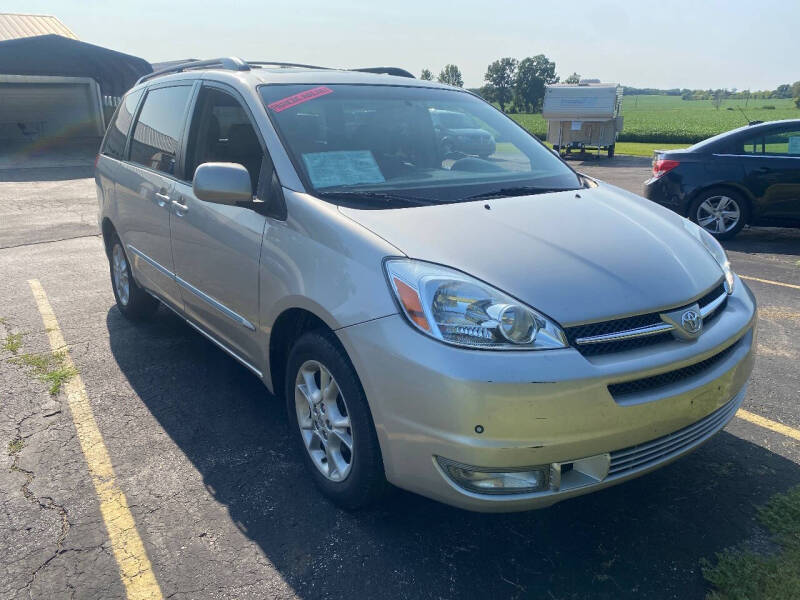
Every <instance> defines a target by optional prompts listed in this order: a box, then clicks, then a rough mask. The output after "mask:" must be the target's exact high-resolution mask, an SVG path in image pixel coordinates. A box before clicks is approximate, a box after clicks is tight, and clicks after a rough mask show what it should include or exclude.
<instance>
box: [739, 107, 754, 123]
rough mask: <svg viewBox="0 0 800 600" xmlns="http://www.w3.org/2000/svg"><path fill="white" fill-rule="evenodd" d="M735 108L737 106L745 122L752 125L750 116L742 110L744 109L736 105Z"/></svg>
mask: <svg viewBox="0 0 800 600" xmlns="http://www.w3.org/2000/svg"><path fill="white" fill-rule="evenodd" d="M736 108H738V109H739V112H741V113H742V114H743V115H744V120H745V121H747V124H748V125H753V122H752V121H751V120H750V117H748V116H747V113H746V112H744V109H743V108H742V107H741V106H737V107H736Z"/></svg>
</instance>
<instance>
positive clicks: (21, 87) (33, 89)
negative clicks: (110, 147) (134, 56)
mask: <svg viewBox="0 0 800 600" xmlns="http://www.w3.org/2000/svg"><path fill="white" fill-rule="evenodd" d="M103 131H104V123H103V117H102V108H101V104H100V93H99V88H98V85H97V83H96V82H95V81H94V80H93V79H87V78H80V77H40V76H24V75H23V76H13V75H0V140H3V141H5V142H15V141H16V142H26V141H27V142H31V141H36V140H41V139H48V140H67V139H69V140H72V139H75V140H78V139H86V138H98V137H100V136H102V135H103Z"/></svg>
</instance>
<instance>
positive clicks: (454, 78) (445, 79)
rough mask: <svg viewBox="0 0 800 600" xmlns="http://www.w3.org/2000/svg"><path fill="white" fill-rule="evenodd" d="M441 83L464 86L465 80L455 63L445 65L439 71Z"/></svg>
mask: <svg viewBox="0 0 800 600" xmlns="http://www.w3.org/2000/svg"><path fill="white" fill-rule="evenodd" d="M439 83H447V84H448V85H455V86H457V87H464V80H463V79H462V78H461V71H460V70H459V68H458V67H457V66H455V65H445V66H444V69H442V70H441V72H440V73H439Z"/></svg>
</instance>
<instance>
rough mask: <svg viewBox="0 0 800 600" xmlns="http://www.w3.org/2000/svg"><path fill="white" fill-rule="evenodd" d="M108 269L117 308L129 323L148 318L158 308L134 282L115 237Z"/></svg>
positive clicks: (125, 258) (125, 255) (128, 264)
mask: <svg viewBox="0 0 800 600" xmlns="http://www.w3.org/2000/svg"><path fill="white" fill-rule="evenodd" d="M109 267H110V270H111V288H112V289H113V290H114V298H115V299H116V301H117V308H119V311H120V312H121V313H122V314H123V316H124V317H126V318H127V319H130V320H131V321H139V320H142V319H146V318H147V317H150V316H151V315H152V314H153V313H154V312H155V311H156V309H157V308H158V304H159V302H158V300H156V299H155V298H153V297H152V296H151V295H150V294H148V293H147V292H145V291H144V290H143V289H142V288H140V287H139V286H138V285H137V283H136V281H134V279H133V274H132V273H131V265H130V262H129V261H128V255H127V254H126V253H125V249H124V248H123V247H122V242H121V241H120V239H119V236H117V235H114V237H113V238H112V240H111V253H110V255H109Z"/></svg>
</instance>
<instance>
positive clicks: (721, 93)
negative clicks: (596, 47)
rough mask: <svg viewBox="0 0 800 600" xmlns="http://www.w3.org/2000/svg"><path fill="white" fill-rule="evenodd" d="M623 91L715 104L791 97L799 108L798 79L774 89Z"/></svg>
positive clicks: (628, 88) (627, 93)
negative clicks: (707, 101)
mask: <svg viewBox="0 0 800 600" xmlns="http://www.w3.org/2000/svg"><path fill="white" fill-rule="evenodd" d="M623 93H624V94H625V95H629V96H634V95H635V96H639V95H648V96H680V97H681V98H682V99H684V100H688V101H692V100H711V101H712V102H713V103H714V105H715V106H717V107H718V106H719V104H720V103H721V102H722V100H728V99H731V100H744V101H745V103H747V102H748V101H749V100H772V99H787V98H792V99H793V100H794V103H795V105H796V106H797V107H798V108H800V81H795V82H794V83H784V84H781V85H779V86H778V87H776V88H775V89H774V90H757V91H750V90H737V89H736V88H730V89H725V88H718V89H715V90H714V89H711V88H709V89H707V90H691V89H688V88H672V89H668V90H662V89H658V88H636V87H629V86H624V87H623Z"/></svg>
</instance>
